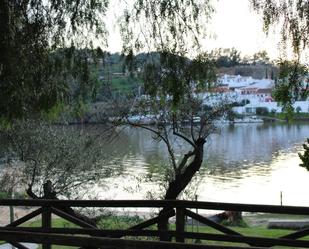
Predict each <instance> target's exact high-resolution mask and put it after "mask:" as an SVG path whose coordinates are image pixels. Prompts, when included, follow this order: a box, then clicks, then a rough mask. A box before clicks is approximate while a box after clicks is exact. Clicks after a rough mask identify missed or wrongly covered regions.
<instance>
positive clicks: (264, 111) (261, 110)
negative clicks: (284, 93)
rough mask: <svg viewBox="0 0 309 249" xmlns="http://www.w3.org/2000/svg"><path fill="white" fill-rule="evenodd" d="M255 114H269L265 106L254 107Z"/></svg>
mask: <svg viewBox="0 0 309 249" xmlns="http://www.w3.org/2000/svg"><path fill="white" fill-rule="evenodd" d="M256 114H257V115H267V114H269V111H268V109H267V108H266V107H257V108H256Z"/></svg>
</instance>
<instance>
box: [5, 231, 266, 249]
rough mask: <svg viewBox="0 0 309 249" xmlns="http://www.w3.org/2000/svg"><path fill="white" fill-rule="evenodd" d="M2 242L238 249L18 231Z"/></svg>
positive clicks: (139, 248) (151, 248)
mask: <svg viewBox="0 0 309 249" xmlns="http://www.w3.org/2000/svg"><path fill="white" fill-rule="evenodd" d="M0 240H7V241H8V240H9V241H12V242H29V243H38V244H42V243H49V244H52V245H65V246H78V247H81V246H82V247H89V246H93V247H98V246H100V248H104V247H105V246H106V247H107V248H114V247H115V248H125V249H133V248H134V249H144V248H147V249H157V248H161V249H219V248H221V249H236V248H239V247H235V246H211V245H201V244H186V243H170V242H158V241H149V240H148V241H142V240H124V239H113V238H100V237H85V236H72V235H59V234H46V233H37V232H17V231H5V230H1V231H0ZM243 248H250V249H262V248H263V247H243Z"/></svg>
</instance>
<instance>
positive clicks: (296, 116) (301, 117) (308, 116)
mask: <svg viewBox="0 0 309 249" xmlns="http://www.w3.org/2000/svg"><path fill="white" fill-rule="evenodd" d="M265 116H268V117H273V118H278V119H282V120H286V113H268V114H266V115H265ZM308 119H309V113H306V112H299V113H297V112H295V113H293V120H294V121H302V120H308Z"/></svg>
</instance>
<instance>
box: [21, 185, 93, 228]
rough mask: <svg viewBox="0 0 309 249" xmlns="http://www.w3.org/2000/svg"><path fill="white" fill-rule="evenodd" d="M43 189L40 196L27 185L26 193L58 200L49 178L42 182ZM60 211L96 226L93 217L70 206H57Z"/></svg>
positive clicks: (30, 195)
mask: <svg viewBox="0 0 309 249" xmlns="http://www.w3.org/2000/svg"><path fill="white" fill-rule="evenodd" d="M43 191H44V195H43V196H42V197H39V196H37V195H36V194H35V193H33V191H32V187H31V186H30V185H29V188H28V189H27V194H28V196H29V197H31V198H32V199H51V200H58V198H57V196H56V193H55V192H54V191H53V188H52V183H51V181H50V180H47V181H46V182H45V183H44V184H43ZM59 209H60V210H61V211H63V212H66V213H67V214H70V215H72V216H74V217H75V218H77V219H80V220H82V221H85V222H86V223H88V224H90V225H92V226H95V227H97V225H96V222H95V219H91V218H89V217H87V216H85V215H83V214H80V213H77V212H75V211H74V210H73V209H72V208H70V207H63V208H59Z"/></svg>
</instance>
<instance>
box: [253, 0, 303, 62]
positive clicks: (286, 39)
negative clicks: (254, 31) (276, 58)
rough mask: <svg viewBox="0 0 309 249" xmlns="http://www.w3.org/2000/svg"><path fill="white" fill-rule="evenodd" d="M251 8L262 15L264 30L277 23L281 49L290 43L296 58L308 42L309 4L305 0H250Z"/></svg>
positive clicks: (267, 30)
mask: <svg viewBox="0 0 309 249" xmlns="http://www.w3.org/2000/svg"><path fill="white" fill-rule="evenodd" d="M250 2H251V4H252V6H253V8H254V9H255V10H256V11H257V12H259V13H262V15H263V22H264V30H265V32H266V33H268V32H269V30H270V28H271V27H272V26H274V25H279V26H280V29H281V32H280V34H281V38H282V45H283V49H284V48H286V45H287V43H289V44H291V47H292V48H293V52H294V55H295V57H296V59H297V60H299V59H300V56H301V52H302V51H303V49H304V48H306V47H307V46H308V44H309V41H308V27H309V22H308V21H309V16H308V10H309V4H308V1H306V0H297V1H289V0H283V1H275V0H250Z"/></svg>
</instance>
